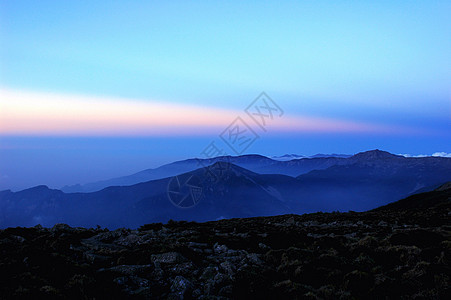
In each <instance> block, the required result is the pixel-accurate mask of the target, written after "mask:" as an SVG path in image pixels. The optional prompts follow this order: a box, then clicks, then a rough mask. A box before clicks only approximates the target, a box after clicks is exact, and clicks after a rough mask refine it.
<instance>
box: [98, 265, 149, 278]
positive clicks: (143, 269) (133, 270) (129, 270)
mask: <svg viewBox="0 0 451 300" xmlns="http://www.w3.org/2000/svg"><path fill="white" fill-rule="evenodd" d="M152 269H153V265H121V266H115V267H111V268H108V269H100V270H99V272H114V273H119V274H122V275H127V276H131V275H139V274H150V273H151V272H152Z"/></svg>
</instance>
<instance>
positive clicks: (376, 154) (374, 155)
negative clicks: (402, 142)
mask: <svg viewBox="0 0 451 300" xmlns="http://www.w3.org/2000/svg"><path fill="white" fill-rule="evenodd" d="M396 157H402V156H399V155H395V154H391V153H390V152H387V151H382V150H379V149H376V150H370V151H365V152H359V153H357V154H355V155H353V156H352V158H356V159H365V160H371V159H386V158H396Z"/></svg>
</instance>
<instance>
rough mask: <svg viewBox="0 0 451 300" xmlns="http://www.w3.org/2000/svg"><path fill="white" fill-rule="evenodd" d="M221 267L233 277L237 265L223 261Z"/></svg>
mask: <svg viewBox="0 0 451 300" xmlns="http://www.w3.org/2000/svg"><path fill="white" fill-rule="evenodd" d="M220 267H221V269H222V270H223V271H224V272H225V273H226V274H227V275H228V276H229V277H233V275H235V271H236V267H235V265H233V264H232V263H231V262H229V261H225V262H222V263H221V264H220Z"/></svg>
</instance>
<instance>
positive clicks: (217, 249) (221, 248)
mask: <svg viewBox="0 0 451 300" xmlns="http://www.w3.org/2000/svg"><path fill="white" fill-rule="evenodd" d="M227 250H229V248H227V246H226V245H219V244H218V243H216V244H215V245H214V246H213V251H214V252H215V253H225V252H227Z"/></svg>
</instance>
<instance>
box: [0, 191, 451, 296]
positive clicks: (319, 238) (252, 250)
mask: <svg viewBox="0 0 451 300" xmlns="http://www.w3.org/2000/svg"><path fill="white" fill-rule="evenodd" d="M450 218H451V205H450V204H449V200H448V201H445V202H443V203H439V204H437V205H434V206H433V207H430V208H420V209H394V208H393V209H389V210H388V209H379V210H375V211H371V212H365V213H353V212H350V213H316V214H308V215H301V216H299V215H284V216H276V217H260V218H249V219H231V220H221V221H216V222H207V223H188V222H169V223H168V224H149V225H145V226H142V227H141V228H140V229H138V230H129V229H118V230H114V231H108V230H107V229H101V228H97V229H84V228H71V227H69V226H67V225H63V224H59V225H56V226H54V227H53V228H49V229H46V228H42V227H40V226H36V227H32V228H8V229H5V230H1V231H0V247H1V248H0V249H1V255H0V297H2V298H7V299H9V298H30V299H38V298H44V297H45V298H46V299H50V298H77V299H83V298H85V299H93V298H97V299H105V298H127V297H129V298H171V299H182V298H183V299H189V298H200V299H226V298H246V299H249V298H289V299H295V298H312V299H315V298H325V299H336V298H343V299H352V298H368V297H370V298H375V297H377V298H381V297H386V296H388V297H389V298H436V299H451V289H450V282H451V280H450V279H451V268H450V261H451V224H450Z"/></svg>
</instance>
